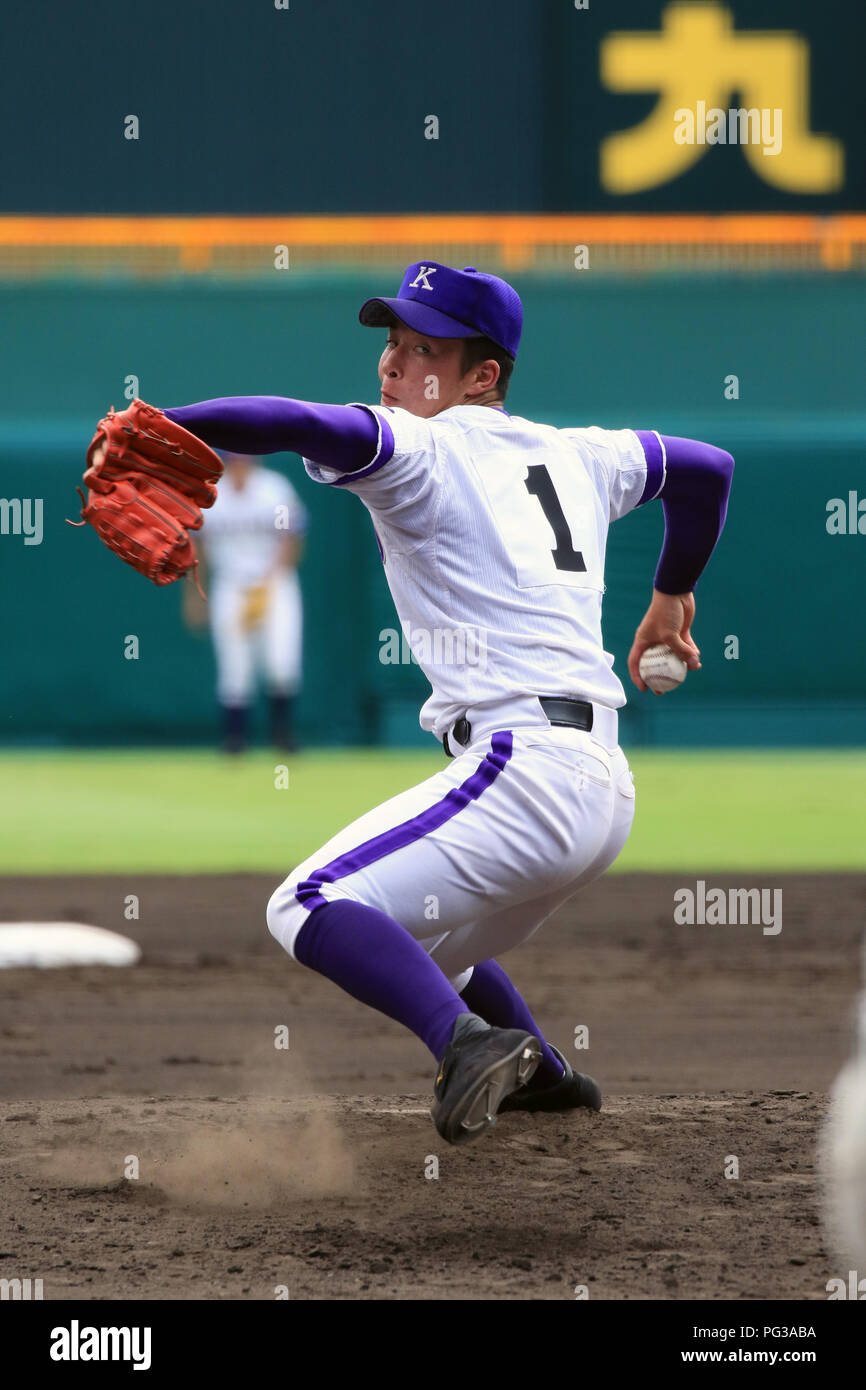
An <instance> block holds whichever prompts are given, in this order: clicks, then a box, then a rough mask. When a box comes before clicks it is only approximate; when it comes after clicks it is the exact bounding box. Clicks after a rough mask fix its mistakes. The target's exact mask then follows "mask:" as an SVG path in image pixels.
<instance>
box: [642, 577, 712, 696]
mask: <svg viewBox="0 0 866 1390" xmlns="http://www.w3.org/2000/svg"><path fill="white" fill-rule="evenodd" d="M694 616H695V596H694V594H662V593H659V591H658V589H653V596H652V602H651V604H650V606H649V608H648V609H647V611H646V613H645V614H644V617H643V620H642V622H641V624H640V626H639V627H638V629H637V632H636V633H635V635H634V642H633V643H632V648H631V651H630V652H629V654H628V673H629V675H630V676H631V678H632V680H633V681H634V683H635V685H636V686H637V688H638V690H646V688H647V686H646V682H645V681H643V680H641V677H640V671H639V670H638V667H639V665H640V659H641V657H642V656H643V654H644V652H645V651H646V649H647V647H654V646H656V645H657V644H661V645H662V646H665V647H670V649H671V651H672V652H675V653H676V655H677V656H679V657H682V659H683V661H684V662H685V663H686V666H687V667H688V668H689V670H690V671H699V670H700V669H701V654H700V652H699V651H698V648H697V646H696V644H695V642H694V639H693V638H692V635H691V626H692V622H693V621H694Z"/></svg>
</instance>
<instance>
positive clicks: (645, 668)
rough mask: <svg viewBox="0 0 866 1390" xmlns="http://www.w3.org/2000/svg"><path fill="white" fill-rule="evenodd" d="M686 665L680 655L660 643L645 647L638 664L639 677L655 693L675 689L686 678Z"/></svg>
mask: <svg viewBox="0 0 866 1390" xmlns="http://www.w3.org/2000/svg"><path fill="white" fill-rule="evenodd" d="M687 670H688V667H687V666H686V663H685V662H684V661H683V659H682V657H679V656H677V655H676V654H675V653H674V652H672V651H671V649H670V647H665V646H663V645H661V644H659V645H658V646H655V647H647V649H646V651H645V652H644V654H643V656H642V657H641V659H640V664H639V665H638V671H639V673H640V678H641V680H642V681H645V682H646V684H647V685H648V686H649V688H650V690H652V691H653V692H654V693H655V694H656V695H664V694H665V692H666V691H668V690H676V688H677V686H678V685H682V683H683V681H684V680H685V678H686V672H687Z"/></svg>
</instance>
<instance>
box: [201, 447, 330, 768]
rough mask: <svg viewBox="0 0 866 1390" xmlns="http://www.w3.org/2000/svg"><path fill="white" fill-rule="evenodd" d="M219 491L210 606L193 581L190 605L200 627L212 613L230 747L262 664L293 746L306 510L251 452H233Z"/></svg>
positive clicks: (278, 738) (210, 544)
mask: <svg viewBox="0 0 866 1390" xmlns="http://www.w3.org/2000/svg"><path fill="white" fill-rule="evenodd" d="M223 462H224V472H223V476H222V479H221V481H220V486H219V491H218V493H217V499H216V501H215V503H214V505H213V507H212V508H211V509H210V510H209V511H208V512H207V515H206V516H205V518H204V522H203V526H202V531H201V535H202V540H203V544H202V546H201V547H200V550H199V556H200V568H201V571H202V576H203V577H205V576H207V575H209V576H210V593H209V600H210V601H209V604H208V606H207V608H206V607H205V605H204V604H203V603H202V602H201V600H200V599H199V596H198V593H197V591H196V589H195V588H193V587H192V586H191V585H187V586H186V588H185V589H184V611H185V615H186V619H187V622H188V623H189V625H190V626H191V627H197V626H199V625H200V624H201V623H202V622H203V621H204V620H205V616H206V615H207V616H208V617H209V620H210V629H211V636H212V638H213V644H214V652H215V655H216V667H217V699H218V701H219V704H220V708H221V710H222V715H223V729H224V733H223V747H224V749H225V751H226V752H227V753H240V752H242V751H243V750H244V748H245V747H246V742H247V722H248V717H249V708H250V704H251V702H252V700H253V697H254V694H255V681H256V675H257V673H258V670H259V669H261V671H262V673H263V675H264V678H265V681H266V684H267V689H268V696H269V705H270V735H271V742H272V743H273V744H274V746H275V747H277V748H282V749H287V750H289V751H292V750H294V749H295V747H296V742H295V737H294V720H293V706H294V699H295V695H296V693H297V690H298V686H299V684H300V676H301V637H302V607H301V587H300V584H299V582H298V574H297V565H298V561H299V560H300V557H301V552H302V547H303V537H304V534H305V530H306V523H307V518H306V509H305V508H304V506H303V505H302V503H301V501H300V499H299V497H298V494H297V492H296V491H295V489H294V488H293V487H292V485H291V483H290V482H289V481H288V479H287V478H284V477H283V475H282V474H281V473H277V472H275V471H274V470H273V469H270V468H263V467H262V466H261V465H260V463H259V461H258V459H256V458H253V457H250V456H249V455H246V454H236V453H225V454H224V456H223Z"/></svg>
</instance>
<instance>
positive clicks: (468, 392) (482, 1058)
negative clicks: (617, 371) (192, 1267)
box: [83, 261, 733, 1144]
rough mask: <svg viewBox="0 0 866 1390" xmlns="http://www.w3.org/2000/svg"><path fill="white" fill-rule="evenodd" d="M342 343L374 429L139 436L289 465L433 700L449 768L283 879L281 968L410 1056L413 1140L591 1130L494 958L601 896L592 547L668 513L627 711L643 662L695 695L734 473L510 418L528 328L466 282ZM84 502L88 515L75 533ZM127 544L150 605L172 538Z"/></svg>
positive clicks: (623, 823) (277, 920) (595, 1102)
mask: <svg viewBox="0 0 866 1390" xmlns="http://www.w3.org/2000/svg"><path fill="white" fill-rule="evenodd" d="M360 320H361V323H362V324H364V325H366V326H369V327H373V328H379V329H384V330H385V343H384V347H383V350H382V354H381V357H380V360H379V380H380V383H381V396H380V400H379V402H378V404H375V405H367V404H360V403H359V404H352V405H319V404H314V403H311V402H308V401H300V400H293V399H288V398H284V397H273V396H255V397H230V398H221V399H217V400H209V401H203V402H201V403H199V404H196V405H187V406H181V407H177V408H171V409H168V410H166V411H165V412H157V414H158V415H160V416H161V419H162V423H161V424H160V423H159V422H156V423H152V424H151V427H150V428H151V433H152V432H154V431H156V432H157V433H159V430H161V431H162V433H165V432H166V431H175V430H179V431H180V432H181V434H182V435H184V436H185V437H186V438H187V439H189V438H191V439H192V441H193V444H188V445H187V446H186V452H187V453H188V452H191V451H192V450H193V447H197V448H199V449H201V448H204V447H206V446H212V447H213V448H219V449H227V450H231V451H237V452H242V453H252V454H257V455H258V454H267V453H271V452H275V451H278V450H291V451H294V452H296V453H298V454H300V455H301V456H302V457H303V460H304V466H305V468H306V470H307V473H308V474H309V476H310V477H311V478H313V479H314V480H315V481H316V482H318V483H321V484H322V485H323V486H325V487H331V488H335V489H342V490H344V491H348V492H353V493H355V494H356V495H357V497H358V498H359V499H360V501H361V502H362V503H363V505H364V506H365V507H366V508H367V511H368V512H369V514H370V516H371V518H372V522H373V526H374V527H375V531H376V536H377V538H378V542H379V546H380V549H381V552H382V558H383V561H384V566H385V575H386V577H387V580H388V584H389V586H390V590H391V594H392V596H393V599H394V603H395V606H396V609H397V613H398V616H399V618H400V620H401V623H402V626H403V629H404V632H406V633H412V634H417V633H419V632H420V633H422V634H424V633H426V634H427V635H428V636H429V637H430V638H431V640H429V641H427V642H424V643H420V644H418V646H417V649H416V648H415V647H413V650H416V655H417V658H418V660H419V663H420V664H421V666H422V668H423V669H424V671H425V674H426V676H427V678H428V679H429V681H430V685H431V694H430V698H429V699H428V700H427V702H426V704H425V705H424V707H423V709H422V711H421V724H422V726H423V728H425V729H427V730H429V731H430V732H431V733H432V734H434V735H435V736H436V738H438V739H441V741H442V744H443V747H444V750H445V752H446V754H447V755H448V757H449V759H450V761H449V763H448V764H447V765H446V766H445V767H444V768H443V769H442V770H441V771H440V772H438V773H436V774H435V775H434V776H433V777H431V778H429V779H428V780H427V781H425V782H423V783H422V784H421V785H420V786H417V787H413V788H412V789H411V790H409V791H405V792H403V793H401V794H400V795H399V796H395V797H393V798H392V799H391V800H390V801H388V802H386V803H385V804H384V805H382V806H379V807H377V808H376V809H375V810H372V811H369V812H368V813H367V814H366V815H364V816H362V817H361V818H360V820H357V821H356V822H354V824H352V825H350V826H348V827H347V828H346V829H345V830H343V831H341V832H340V833H339V834H338V835H336V836H335V837H334V838H333V839H332V840H330V841H329V842H328V843H327V844H326V845H323V846H322V848H321V849H319V850H317V851H316V852H315V853H314V854H312V855H310V857H309V858H308V859H307V860H306V861H305V862H304V863H303V864H300V865H298V866H297V867H296V868H295V869H293V870H292V872H291V873H290V874H289V875H288V877H287V878H286V880H285V882H284V883H283V884H282V885H281V886H280V887H279V888H278V889H277V890H276V892H275V893H274V894H273V896H272V897H271V900H270V902H269V903H268V907H267V921H268V926H269V929H270V931H271V932H272V934H273V935H274V937H275V938H276V939H277V941H279V942H280V944H281V945H282V946H283V947H284V948H285V950H286V951H287V952H288V953H289V955H290V956H291V957H292V958H293V959H294V960H296V961H298V962H299V963H300V964H302V965H304V966H306V967H307V968H308V969H311V970H316V971H318V972H320V973H321V974H323V975H325V976H327V977H328V978H329V979H330V980H332V981H333V982H334V983H335V984H336V985H338V986H339V987H340V988H341V989H343V990H345V991H347V992H348V993H349V994H351V995H352V996H353V997H354V998H356V999H359V1000H361V1001H362V1002H363V1003H365V1004H367V1005H369V1006H370V1007H371V1008H373V1009H378V1010H380V1011H381V1012H382V1013H384V1014H387V1015H388V1016H389V1017H390V1018H393V1019H397V1020H398V1021H399V1022H400V1023H402V1024H404V1025H405V1027H407V1028H408V1029H410V1030H411V1031H412V1032H414V1033H415V1034H416V1035H417V1036H418V1037H419V1038H420V1039H421V1040H422V1041H423V1042H424V1043H425V1044H426V1045H427V1047H428V1048H429V1049H430V1052H431V1053H432V1055H433V1057H434V1058H435V1060H436V1064H437V1071H436V1076H435V1081H434V1087H433V1089H434V1096H435V1103H434V1106H433V1111H432V1114H433V1119H434V1122H435V1124H436V1127H437V1129H438V1131H439V1133H440V1134H441V1135H442V1136H443V1138H445V1139H446V1140H447V1141H449V1142H450V1143H455V1144H457V1143H463V1142H466V1141H468V1140H472V1139H474V1138H476V1137H477V1136H478V1135H480V1134H483V1133H484V1132H485V1131H486V1130H488V1129H489V1128H490V1127H491V1125H492V1124H493V1123H494V1121H495V1119H496V1116H497V1113H502V1112H504V1111H507V1110H528V1111H544V1110H548V1111H550V1110H559V1111H562V1110H568V1109H571V1108H574V1107H577V1106H589V1107H591V1108H592V1109H596V1110H597V1109H599V1108H600V1106H601V1095H600V1092H599V1088H598V1086H597V1085H596V1083H595V1081H593V1080H592V1079H591V1078H590V1077H586V1076H583V1075H581V1074H580V1073H576V1072H574V1071H573V1070H572V1067H571V1065H570V1063H569V1062H568V1060H567V1059H566V1058H565V1056H564V1055H563V1054H562V1052H560V1051H559V1050H558V1049H557V1048H556V1047H554V1046H552V1045H551V1044H550V1043H549V1042H548V1041H547V1040H546V1039H545V1038H544V1037H543V1036H542V1033H541V1030H540V1028H539V1027H538V1024H537V1023H536V1022H535V1020H534V1018H533V1017H532V1014H531V1013H530V1010H529V1008H528V1007H527V1004H526V1003H525V1002H524V1000H523V999H522V998H521V996H520V995H519V993H518V992H517V990H516V989H515V988H514V986H513V984H512V983H511V981H510V979H509V977H508V975H507V974H506V972H505V971H504V970H503V968H502V966H501V965H500V964H499V963H498V959H497V958H498V957H501V956H502V955H504V954H505V953H506V952H507V951H510V950H512V949H513V948H514V947H515V946H518V945H520V943H521V942H524V941H526V940H527V939H528V938H529V937H530V936H532V934H533V932H535V931H536V930H537V929H538V928H539V927H540V926H541V924H542V923H543V922H544V921H545V920H546V919H547V918H548V917H549V916H550V914H551V913H552V912H554V911H555V910H556V908H558V907H559V906H560V905H561V904H562V903H564V902H566V901H567V900H568V899H569V898H571V897H572V896H573V894H575V893H576V892H578V890H579V889H580V888H582V887H583V886H584V885H585V884H587V883H590V882H592V881H593V880H594V879H596V878H598V876H599V875H600V874H603V873H604V872H605V870H606V869H607V868H609V866H610V865H611V864H612V863H613V861H614V860H615V859H616V857H617V855H618V854H619V852H620V850H621V849H622V847H623V845H624V844H625V842H626V839H627V837H628V834H629V830H630V827H631V824H632V817H633V814H634V788H633V783H632V777H631V774H630V772H629V768H628V764H627V761H626V758H625V756H624V754H623V752H622V751H621V749H620V747H619V742H618V734H617V710H618V709H619V708H621V707H622V705H624V704H625V694H624V691H623V687H622V685H621V684H620V681H619V679H618V678H617V676H616V674H615V673H614V670H613V658H612V657H611V656H610V655H609V654H608V653H607V652H605V650H604V645H603V641H602V629H601V608H602V598H603V595H604V588H605V585H604V559H605V544H606V539H607V531H608V527H609V525H610V523H611V522H614V521H618V520H619V519H620V518H622V517H624V516H626V515H627V513H628V512H630V511H632V510H634V509H635V508H637V507H642V506H647V505H649V504H651V503H653V502H658V501H660V503H661V506H662V508H663V511H664V521H665V535H664V542H663V545H662V550H661V555H660V557H659V562H658V567H657V569H656V571H655V579H654V585H653V590H652V598H651V601H650V604H649V607H648V609H647V612H646V614H645V615H644V617H643V619H642V621H641V623H640V625H639V627H638V629H637V632H636V635H635V640H634V644H633V646H632V649H631V653H630V655H629V659H628V667H629V672H630V675H631V677H632V680H633V681H634V683H635V684H636V685H637V687H638V689H640V690H643V689H645V688H646V686H645V684H644V682H643V681H642V679H641V677H640V674H639V670H638V665H639V662H640V658H641V655H642V653H643V652H644V651H645V650H646V649H647V648H649V647H652V646H655V645H658V644H662V645H666V646H668V647H669V648H671V650H672V651H673V652H675V653H676V654H677V655H678V656H679V657H681V658H682V660H683V661H684V662H685V663H686V665H687V666H688V668H689V669H690V670H693V671H694V670H697V669H698V668H699V666H700V658H699V652H698V648H697V646H696V645H695V642H694V639H693V637H692V635H691V627H692V621H693V618H694V612H695V601H694V592H693V591H694V588H695V583H696V581H697V579H698V577H699V575H700V574H701V572H702V571H703V569H704V567H705V565H706V563H707V561H708V560H709V558H710V555H711V553H712V551H713V548H714V546H715V544H716V542H717V540H718V538H719V535H720V533H721V530H722V527H723V525H724V521H725V515H726V510H727V503H728V494H729V491H730V484H731V476H732V471H733V459H732V458H731V456H730V455H729V454H727V453H726V452H724V451H723V450H722V449H718V448H715V447H713V446H711V445H707V444H701V443H698V442H696V441H693V440H689V439H679V438H671V437H669V436H665V435H660V434H658V433H656V432H655V431H652V430H632V429H618V430H606V429H599V428H597V427H591V428H569V429H554V428H552V427H551V426H550V425H544V424H537V423H535V422H534V421H531V420H527V419H523V418H521V417H519V416H516V415H512V414H510V413H509V411H508V410H507V408H506V398H507V391H508V384H509V380H510V377H511V374H512V370H513V367H514V363H515V359H516V357H517V351H518V345H519V342H520V335H521V329H522V321H523V312H522V306H521V303H520V299H519V297H518V295H517V294H516V292H515V290H514V289H513V288H512V287H511V286H510V285H509V284H507V283H506V282H505V281H504V280H502V279H500V278H498V277H497V276H495V275H489V274H484V273H481V272H479V271H477V270H476V269H475V268H474V267H472V266H467V267H466V268H465V269H463V270H457V269H453V268H451V267H449V266H446V265H441V264H437V263H435V262H428V261H425V262H418V263H416V264H414V265H411V266H410V267H409V269H408V270H407V272H406V274H405V276H404V278H403V282H402V284H401V286H400V289H399V291H398V293H397V295H396V296H395V297H393V298H374V299H370V300H368V301H367V302H366V303H365V304H364V305H363V306H362V308H361V311H360ZM134 404H137V405H138V406H139V407H141V408H143V409H152V408H148V407H143V405H142V403H141V402H138V403H134ZM108 418H109V421H110V420H111V419H112V417H108ZM117 418H119V417H117ZM157 424H159V430H157ZM111 430H112V427H111V425H110V424H106V422H105V421H102V422H100V428H99V430H98V431H97V436H96V439H95V440H94V445H92V446H91V453H89V455H88V462H89V463H90V464H91V468H90V470H89V472H90V473H91V474H92V473H93V469H94V467H96V468H97V470H98V469H99V467H100V466H101V465H100V458H101V457H102V456H101V453H100V449H101V448H102V447H103V444H105V448H106V450H107V453H106V458H107V459H109V461H110V457H111V455H112V442H113V441H112V433H111ZM106 440H107V443H106ZM202 441H204V443H203V444H202ZM94 446H97V447H94ZM87 476H88V475H85V477H87ZM213 485H214V486H216V484H215V483H214V484H213ZM133 487H134V484H133ZM99 501H100V499H99V498H97V499H96V503H91V504H90V505H89V507H88V508H86V509H85V513H83V515H84V516H85V519H90V520H93V521H94V525H97V523H98V521H99V520H100V517H99V514H98V513H97V515H96V516H95V517H94V516H93V515H92V514H91V515H88V512H91V513H92V511H93V508H94V506H96V505H98V503H99ZM201 505H206V503H204V502H202V503H201ZM100 534H102V535H103V538H104V539H107V540H108V542H109V544H111V543H112V538H111V537H109V535H108V534H107V531H106V529H105V528H103V529H102V530H101V531H100ZM138 539H139V538H138V537H137V536H136V537H134V538H133V540H130V541H124V542H123V543H119V544H114V545H113V548H115V549H117V550H118V553H121V554H123V556H124V558H125V559H128V560H130V562H131V563H135V564H136V565H137V566H138V567H139V568H141V569H143V570H144V572H145V573H150V574H151V577H152V578H153V577H156V579H157V582H167V581H166V580H165V579H164V578H160V577H158V575H161V574H162V573H163V571H162V570H161V569H160V566H161V565H162V564H163V563H164V562H165V563H169V562H170V564H171V566H172V568H171V577H176V572H181V573H182V572H184V571H185V569H188V568H189V567H190V566H191V564H192V563H194V557H193V558H192V559H191V558H190V553H189V548H188V547H186V548H185V547H184V545H183V541H182V538H181V539H179V540H178V541H177V542H176V545H175V549H173V550H171V552H170V554H168V556H167V559H166V554H167V551H166V547H167V546H168V544H169V542H168V539H167V533H166V536H161V538H160V540H159V546H158V551H159V553H158V557H157V559H154V558H153V557H152V556H151V555H149V554H148V553H147V551H146V547H144V548H143V549H142V546H141V545H140V544H139V545H138V548H137V549H136V548H133V553H132V554H130V553H128V552H129V549H130V546H132V545H133V542H138ZM437 633H439V634H442V633H445V634H448V635H450V638H451V640H450V641H436V640H433V639H435V635H436V634H437ZM479 634H481V635H482V636H483V644H482V645H481V652H482V656H483V659H481V660H479V659H478V653H479V642H478V637H479ZM461 638H462V639H465V640H459V639H461ZM463 653H466V654H470V653H471V656H472V659H471V661H470V660H461V654H463Z"/></svg>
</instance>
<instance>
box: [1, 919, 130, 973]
mask: <svg viewBox="0 0 866 1390" xmlns="http://www.w3.org/2000/svg"><path fill="white" fill-rule="evenodd" d="M140 957H141V948H140V947H139V946H137V945H136V943H135V942H134V941H130V939H129V937H126V936H119V935H118V934H117V932H113V931H105V930H104V928H103V927H87V926H84V925H83V924H82V923H81V922H0V970H2V969H6V970H20V969H25V968H27V967H33V966H35V967H37V968H39V969H57V968H60V967H63V966H70V965H135V963H136V961H137V960H139V959H140Z"/></svg>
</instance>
